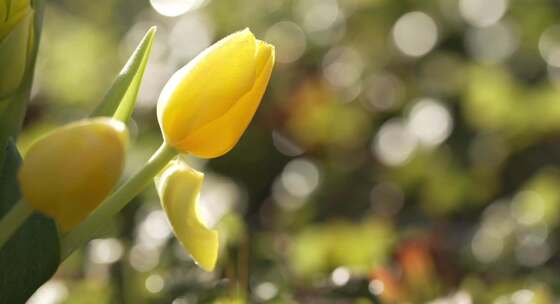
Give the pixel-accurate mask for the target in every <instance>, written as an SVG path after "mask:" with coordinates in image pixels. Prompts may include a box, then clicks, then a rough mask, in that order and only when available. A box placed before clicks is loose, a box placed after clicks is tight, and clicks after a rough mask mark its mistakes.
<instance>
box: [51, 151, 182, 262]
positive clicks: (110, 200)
mask: <svg viewBox="0 0 560 304" xmlns="http://www.w3.org/2000/svg"><path fill="white" fill-rule="evenodd" d="M176 155H177V151H176V150H175V149H173V148H171V147H169V146H168V145H167V144H165V143H163V144H162V145H161V146H160V147H159V149H158V150H157V151H156V152H155V153H154V155H152V157H151V158H150V159H149V160H148V162H147V163H146V164H145V165H144V167H143V168H142V169H140V171H138V172H137V173H136V174H134V176H132V177H131V178H130V179H129V180H127V181H126V182H125V183H124V184H122V185H121V186H120V187H119V188H118V189H117V190H116V191H115V192H113V193H112V194H111V195H110V196H109V197H107V198H106V199H105V200H104V201H103V202H102V203H101V205H100V206H99V207H98V208H97V209H95V210H94V211H93V212H92V213H91V214H90V215H89V216H88V217H87V218H86V219H85V220H84V221H83V222H82V223H81V224H80V225H78V226H77V227H76V228H74V229H72V230H71V231H70V232H68V234H66V235H65V236H64V237H63V238H62V240H61V252H60V258H61V260H62V261H64V259H66V258H67V257H68V256H69V255H70V254H71V253H72V252H73V251H74V250H75V249H76V248H78V247H81V246H82V245H84V244H85V243H86V242H87V241H88V240H90V239H91V238H93V237H95V234H96V233H97V232H98V231H99V230H101V228H102V227H104V226H105V225H106V223H107V222H108V220H109V219H110V218H112V217H113V216H115V215H116V214H117V213H118V212H119V211H120V210H121V209H122V208H124V206H126V204H128V202H130V201H131V200H132V199H133V198H134V197H135V196H136V195H138V194H139V193H140V192H142V190H144V188H145V187H146V186H147V185H148V184H149V183H150V182H151V181H152V179H153V178H154V176H156V175H157V174H158V173H159V172H160V171H161V170H162V169H163V168H164V167H165V166H166V165H167V163H169V161H170V160H171V159H173V157H175V156H176Z"/></svg>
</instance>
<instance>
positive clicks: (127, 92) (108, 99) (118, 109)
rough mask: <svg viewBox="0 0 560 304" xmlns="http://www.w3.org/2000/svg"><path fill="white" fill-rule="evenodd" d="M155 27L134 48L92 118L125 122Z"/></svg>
mask: <svg viewBox="0 0 560 304" xmlns="http://www.w3.org/2000/svg"><path fill="white" fill-rule="evenodd" d="M155 33H156V27H151V28H150V29H149V30H148V32H147V33H146V35H144V38H142V41H140V44H138V46H137V47H136V49H135V50H134V52H133V53H132V55H131V56H130V58H129V59H128V61H127V62H126V64H125V65H124V67H123V68H122V70H121V72H120V73H119V75H118V76H117V78H116V79H115V81H114V82H113V84H112V85H111V88H110V89H109V91H107V93H106V94H105V97H104V98H103V101H102V102H101V103H100V104H99V105H98V106H97V108H96V109H95V110H94V111H93V113H91V115H90V116H91V117H93V116H114V117H115V118H116V119H119V120H121V121H123V122H127V121H128V119H130V116H131V115H132V112H133V111H134V105H135V104H136V97H137V96H138V91H139V89H140V84H141V82H142V77H143V76H144V70H145V69H146V65H147V62H148V58H149V57H150V52H151V50H152V44H153V41H154V36H155Z"/></svg>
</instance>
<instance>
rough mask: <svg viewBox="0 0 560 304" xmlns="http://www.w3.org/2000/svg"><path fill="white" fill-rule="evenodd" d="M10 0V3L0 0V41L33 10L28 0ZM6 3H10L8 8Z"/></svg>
mask: <svg viewBox="0 0 560 304" xmlns="http://www.w3.org/2000/svg"><path fill="white" fill-rule="evenodd" d="M10 2H11V3H8V2H6V1H5V0H3V1H2V0H0V18H1V19H0V41H2V40H3V38H4V37H5V36H6V35H7V34H8V33H9V32H10V31H11V30H12V29H13V28H14V27H15V26H16V25H17V24H18V23H19V22H20V21H21V20H22V19H23V18H24V17H25V16H27V15H29V14H32V11H33V9H32V8H31V6H30V2H29V0H14V1H10ZM8 4H10V5H11V7H10V8H8ZM8 14H9V15H8Z"/></svg>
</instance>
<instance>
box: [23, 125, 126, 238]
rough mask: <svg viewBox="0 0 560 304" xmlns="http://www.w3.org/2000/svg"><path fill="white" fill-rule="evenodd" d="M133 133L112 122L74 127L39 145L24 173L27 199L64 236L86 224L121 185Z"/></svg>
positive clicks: (29, 155)
mask: <svg viewBox="0 0 560 304" xmlns="http://www.w3.org/2000/svg"><path fill="white" fill-rule="evenodd" d="M127 143H128V131H127V129H126V126H125V124H123V123H122V122H120V121H117V120H114V119H111V118H95V119H88V120H82V121H78V122H75V123H71V124H68V125H66V126H63V127H61V128H58V129H56V130H54V131H53V132H51V133H49V134H47V135H46V136H44V137H42V138H41V139H39V140H38V141H37V142H35V143H33V144H32V145H31V147H30V148H29V151H28V152H27V155H26V157H25V159H24V161H23V165H22V166H21V168H20V171H19V176H18V178H19V182H20V186H21V191H22V194H23V198H24V200H25V201H26V202H27V203H29V204H30V205H31V206H32V207H33V208H35V209H36V210H38V211H41V212H43V213H45V214H47V215H49V216H51V217H52V218H54V219H55V220H57V222H58V224H59V225H60V228H61V230H62V231H64V232H65V231H68V230H70V229H72V228H73V227H74V226H76V225H77V224H78V223H80V222H81V221H82V220H83V219H84V218H85V217H86V216H87V215H88V214H89V213H90V212H91V211H92V210H93V209H95V208H96V207H97V206H98V205H99V204H100V203H101V202H102V201H103V199H104V198H105V197H106V196H107V195H108V194H109V192H110V191H111V190H112V189H113V187H114V186H115V184H116V183H117V181H118V179H119V177H120V176H121V173H122V171H123V168H124V161H125V152H126V146H127Z"/></svg>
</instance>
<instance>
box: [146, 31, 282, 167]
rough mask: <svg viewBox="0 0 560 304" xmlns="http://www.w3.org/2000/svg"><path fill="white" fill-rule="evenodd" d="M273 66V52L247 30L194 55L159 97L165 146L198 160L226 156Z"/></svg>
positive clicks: (258, 102) (262, 92)
mask: <svg viewBox="0 0 560 304" xmlns="http://www.w3.org/2000/svg"><path fill="white" fill-rule="evenodd" d="M273 65H274V47H273V46H272V45H270V44H268V43H266V42H263V41H260V40H257V39H255V36H253V34H252V33H251V31H249V30H248V29H246V30H243V31H240V32H236V33H233V34H231V35H229V36H227V37H225V38H223V39H222V40H220V41H218V42H217V43H215V44H214V45H212V46H211V47H209V48H207V49H206V50H205V51H203V52H202V53H200V54H199V55H198V56H197V57H196V58H194V59H193V60H192V61H191V62H189V63H188V64H187V65H186V66H184V67H183V68H181V69H180V70H179V71H177V72H176V73H175V74H174V75H173V76H172V77H171V79H169V81H168V82H167V84H166V85H165V87H164V88H163V90H162V92H161V95H160V97H159V100H158V105H157V107H158V120H159V124H160V126H161V129H162V132H163V136H164V138H165V140H166V142H167V143H168V144H169V145H170V146H172V147H174V148H175V149H177V150H179V151H182V152H185V153H192V154H194V155H196V156H198V157H203V158H213V157H218V156H221V155H223V154H225V153H227V152H228V151H229V150H231V149H232V148H233V146H235V144H236V143H237V142H238V141H239V138H240V137H241V135H242V134H243V132H245V129H246V128H247V126H248V125H249V122H250V121H251V119H252V118H253V116H254V114H255V112H256V110H257V108H258V106H259V104H260V101H261V98H262V96H263V95H264V92H265V89H266V87H267V84H268V80H269V78H270V74H271V72H272V67H273Z"/></svg>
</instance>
